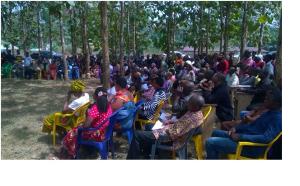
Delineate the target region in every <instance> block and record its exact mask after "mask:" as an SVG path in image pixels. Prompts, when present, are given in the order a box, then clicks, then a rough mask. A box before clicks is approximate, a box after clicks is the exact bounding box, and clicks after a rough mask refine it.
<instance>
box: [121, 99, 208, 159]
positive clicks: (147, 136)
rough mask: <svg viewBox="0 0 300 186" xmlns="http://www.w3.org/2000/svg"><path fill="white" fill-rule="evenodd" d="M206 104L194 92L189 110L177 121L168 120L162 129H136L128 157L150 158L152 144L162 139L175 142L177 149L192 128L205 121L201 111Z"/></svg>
mask: <svg viewBox="0 0 300 186" xmlns="http://www.w3.org/2000/svg"><path fill="white" fill-rule="evenodd" d="M203 105H204V99H203V97H202V96H200V95H199V94H193V95H192V96H191V98H190V99H189V101H188V112H187V113H185V114H184V115H183V116H182V117H181V118H179V119H178V120H177V121H175V122H172V121H167V122H164V123H163V127H162V128H161V129H156V130H153V131H139V130H137V131H135V133H134V137H133V139H132V142H131V144H130V147H129V150H128V154H127V159H140V158H141V156H143V157H142V158H145V159H148V158H149V154H150V151H151V146H152V144H154V143H155V141H156V140H158V139H160V141H162V142H164V143H165V142H166V143H168V142H173V144H172V145H173V148H174V149H175V150H176V149H178V148H180V147H181V146H182V143H183V141H182V140H180V139H182V138H183V137H184V135H186V134H187V133H188V132H189V131H190V130H192V129H194V128H196V127H199V126H200V125H201V124H202V123H203V114H202V111H201V108H202V106H203Z"/></svg>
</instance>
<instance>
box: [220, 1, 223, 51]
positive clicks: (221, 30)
mask: <svg viewBox="0 0 300 186" xmlns="http://www.w3.org/2000/svg"><path fill="white" fill-rule="evenodd" d="M219 4H220V27H221V29H220V53H222V51H223V43H224V35H223V34H224V20H223V16H224V15H223V4H221V2H219Z"/></svg>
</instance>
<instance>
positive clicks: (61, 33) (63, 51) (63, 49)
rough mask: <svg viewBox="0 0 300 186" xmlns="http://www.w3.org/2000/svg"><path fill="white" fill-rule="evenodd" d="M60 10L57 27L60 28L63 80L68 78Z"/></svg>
mask: <svg viewBox="0 0 300 186" xmlns="http://www.w3.org/2000/svg"><path fill="white" fill-rule="evenodd" d="M62 12H63V11H61V12H60V14H59V29H60V43H61V53H62V58H63V63H64V66H65V73H64V75H65V80H69V76H68V64H67V60H66V56H65V38H64V27H63V25H64V24H63V15H62Z"/></svg>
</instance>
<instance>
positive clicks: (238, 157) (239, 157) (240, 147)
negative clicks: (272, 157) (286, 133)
mask: <svg viewBox="0 0 300 186" xmlns="http://www.w3.org/2000/svg"><path fill="white" fill-rule="evenodd" d="M281 136H282V132H280V133H279V134H278V135H277V136H276V137H275V138H274V139H273V140H272V141H271V142H270V143H268V144H263V143H253V142H243V141H240V142H239V143H238V146H237V149H236V153H235V154H228V155H227V157H228V159H231V160H250V159H258V160H266V159H267V155H268V152H269V151H270V149H271V147H272V145H273V144H274V143H275V142H276V141H277V140H278V139H279V138H280V137H281ZM247 146H248V147H266V149H265V150H264V153H263V154H261V155H260V156H258V157H257V158H249V157H246V156H242V155H241V154H242V151H243V148H244V147H247Z"/></svg>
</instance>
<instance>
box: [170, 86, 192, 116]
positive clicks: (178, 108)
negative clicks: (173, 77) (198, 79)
mask: <svg viewBox="0 0 300 186" xmlns="http://www.w3.org/2000/svg"><path fill="white" fill-rule="evenodd" d="M193 90H194V83H193V82H191V81H187V80H182V81H180V82H179V86H178V87H177V89H176V97H175V99H174V103H173V105H172V115H173V116H176V118H180V117H181V116H183V115H184V114H185V113H186V112H187V111H188V104H187V103H188V100H189V99H190V97H191V96H192V92H193Z"/></svg>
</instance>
